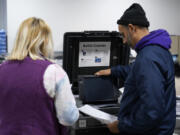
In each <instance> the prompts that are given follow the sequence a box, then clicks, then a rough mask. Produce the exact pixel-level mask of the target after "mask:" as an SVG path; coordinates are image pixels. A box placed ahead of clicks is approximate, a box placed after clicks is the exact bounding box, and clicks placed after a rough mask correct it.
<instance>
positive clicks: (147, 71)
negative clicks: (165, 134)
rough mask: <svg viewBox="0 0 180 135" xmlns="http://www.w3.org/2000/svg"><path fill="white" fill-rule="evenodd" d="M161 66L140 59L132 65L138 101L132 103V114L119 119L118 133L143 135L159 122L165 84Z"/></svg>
mask: <svg viewBox="0 0 180 135" xmlns="http://www.w3.org/2000/svg"><path fill="white" fill-rule="evenodd" d="M161 64H162V63H161ZM161 64H160V63H159V62H157V61H154V60H152V59H151V58H141V60H140V61H137V62H136V65H134V69H133V72H134V74H133V75H134V76H133V77H134V78H133V79H134V80H135V87H136V90H137V94H138V99H137V100H136V101H135V102H134V106H136V108H133V110H132V113H130V114H128V115H126V116H125V117H121V118H120V119H119V124H118V127H119V130H120V131H122V132H126V133H133V134H143V132H147V131H149V130H151V128H154V127H156V126H158V125H159V122H161V119H162V118H163V114H164V110H165V98H164V97H165V93H164V91H165V83H166V82H165V78H164V75H163V72H162V65H161ZM163 66H165V65H163ZM125 89H126V88H125ZM132 89H133V88H132ZM133 90H134V89H133Z"/></svg>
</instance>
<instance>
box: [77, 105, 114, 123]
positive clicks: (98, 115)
mask: <svg viewBox="0 0 180 135" xmlns="http://www.w3.org/2000/svg"><path fill="white" fill-rule="evenodd" d="M79 111H81V112H83V113H85V114H87V115H89V116H91V117H93V118H95V119H97V120H99V121H100V122H102V123H104V124H109V123H112V122H114V121H116V120H117V117H116V116H114V115H111V114H108V113H106V112H103V111H100V110H98V109H96V108H94V107H92V106H90V105H84V106H82V107H80V108H79Z"/></svg>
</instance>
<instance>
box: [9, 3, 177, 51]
mask: <svg viewBox="0 0 180 135" xmlns="http://www.w3.org/2000/svg"><path fill="white" fill-rule="evenodd" d="M133 2H138V3H140V4H141V5H142V6H143V7H144V9H145V11H146V14H147V17H148V19H149V21H150V30H154V29H158V28H165V29H167V30H168V31H169V33H170V34H176V35H180V26H179V25H180V16H179V13H180V8H179V7H180V0H7V27H8V28H7V29H8V50H9V51H11V49H12V46H13V42H14V39H15V35H16V32H17V29H18V27H19V25H20V23H21V22H22V21H23V20H24V19H26V18H28V17H32V16H36V17H40V18H42V19H44V20H45V21H46V22H47V23H48V24H49V26H50V27H51V29H52V33H53V37H54V45H55V50H56V51H62V48H63V34H64V32H68V31H69V32H70V31H84V30H109V31H111V30H117V25H116V21H117V19H119V17H120V16H121V15H122V14H123V12H124V10H125V9H127V8H128V7H129V6H130V5H131V4H132V3H133Z"/></svg>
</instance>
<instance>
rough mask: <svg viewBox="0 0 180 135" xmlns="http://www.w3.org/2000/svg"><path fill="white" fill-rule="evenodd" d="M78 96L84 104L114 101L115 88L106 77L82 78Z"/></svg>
mask: <svg viewBox="0 0 180 135" xmlns="http://www.w3.org/2000/svg"><path fill="white" fill-rule="evenodd" d="M79 87H80V95H81V97H82V100H83V101H84V102H86V103H95V102H106V101H107V102H108V101H115V100H116V98H115V88H114V85H113V83H112V81H111V80H110V78H108V77H83V78H81V83H80V86H79Z"/></svg>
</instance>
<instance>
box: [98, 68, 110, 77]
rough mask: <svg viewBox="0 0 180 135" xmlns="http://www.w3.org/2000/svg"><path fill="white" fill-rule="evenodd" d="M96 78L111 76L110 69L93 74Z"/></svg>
mask: <svg viewBox="0 0 180 135" xmlns="http://www.w3.org/2000/svg"><path fill="white" fill-rule="evenodd" d="M95 75H96V76H108V75H111V69H104V70H100V71H98V72H96V73H95Z"/></svg>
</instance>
